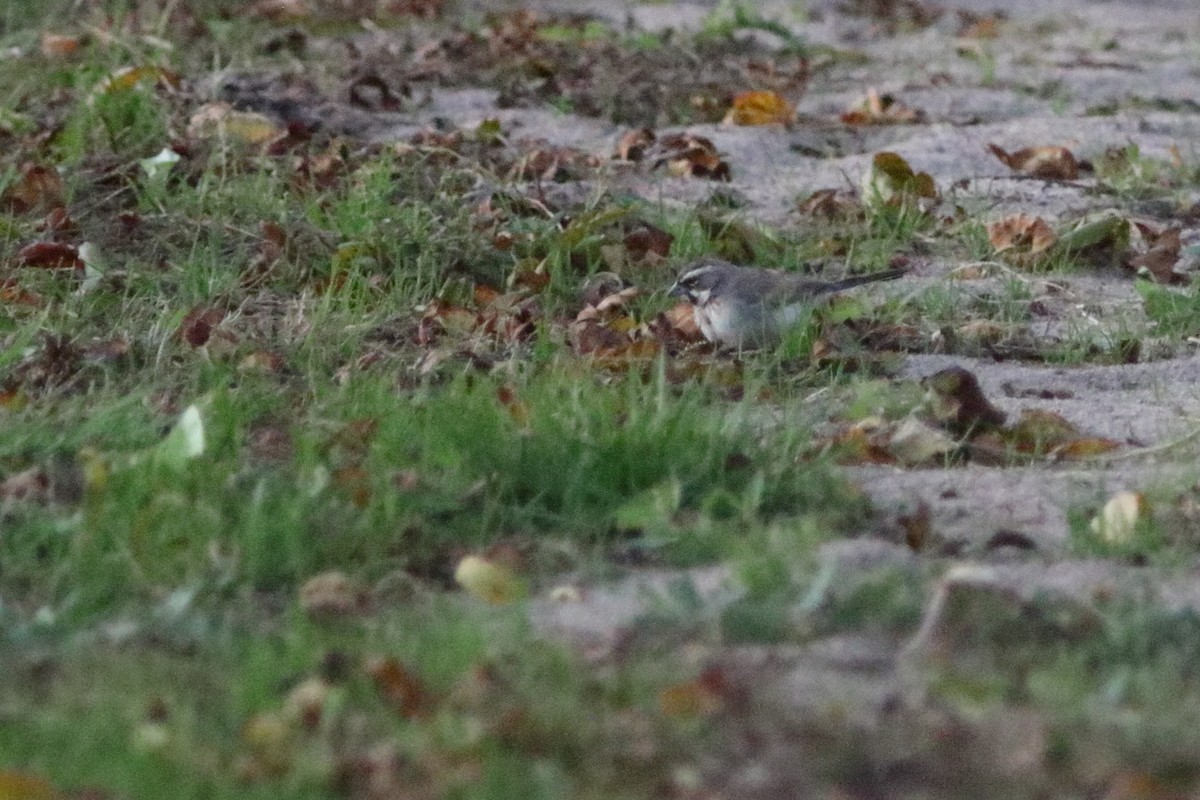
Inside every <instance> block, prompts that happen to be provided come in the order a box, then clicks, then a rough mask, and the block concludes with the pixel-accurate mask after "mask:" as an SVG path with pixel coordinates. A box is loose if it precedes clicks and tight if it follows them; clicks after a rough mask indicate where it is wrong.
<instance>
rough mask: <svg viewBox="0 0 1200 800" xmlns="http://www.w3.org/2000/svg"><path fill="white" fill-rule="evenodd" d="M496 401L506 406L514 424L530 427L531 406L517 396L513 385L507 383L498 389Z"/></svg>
mask: <svg viewBox="0 0 1200 800" xmlns="http://www.w3.org/2000/svg"><path fill="white" fill-rule="evenodd" d="M496 400H498V401H499V403H500V405H502V406H504V409H505V410H506V411H507V412H508V415H509V416H510V417H512V418H513V421H514V422H516V423H517V424H518V425H520V426H522V427H525V426H528V425H529V406H528V404H526V403H525V402H524V401H523V400H521V398H520V397H518V396H517V390H516V389H514V388H513V387H512V385H510V384H507V383H506V384H502V385H501V386H499V387H497V388H496Z"/></svg>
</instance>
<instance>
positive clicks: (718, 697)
mask: <svg viewBox="0 0 1200 800" xmlns="http://www.w3.org/2000/svg"><path fill="white" fill-rule="evenodd" d="M735 695H736V692H735V690H734V689H733V687H732V686H731V685H730V683H729V679H728V678H727V677H726V676H725V674H724V673H723V672H722V671H721V670H720V669H719V668H716V667H709V668H708V669H706V670H704V671H703V672H702V673H700V675H699V676H697V677H696V678H695V679H694V680H690V681H687V682H686V683H677V684H674V685H673V686H668V687H666V688H665V689H663V690H662V691H660V692H659V693H658V707H659V710H660V711H662V713H663V714H665V715H666V716H668V717H699V716H708V715H711V714H714V713H716V712H718V711H720V710H721V709H722V708H724V707H725V706H726V705H727V704H728V702H729V701H730V700H733V699H736V697H735Z"/></svg>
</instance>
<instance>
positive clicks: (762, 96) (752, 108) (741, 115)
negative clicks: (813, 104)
mask: <svg viewBox="0 0 1200 800" xmlns="http://www.w3.org/2000/svg"><path fill="white" fill-rule="evenodd" d="M795 118H796V109H795V108H793V107H792V104H791V103H789V102H788V101H787V100H784V99H783V98H782V97H780V96H779V95H777V94H775V92H768V91H763V92H742V93H741V94H739V95H738V96H737V97H735V98H733V105H732V106H731V107H730V109H729V113H727V114H726V115H725V122H726V124H733V125H787V124H788V123H790V122H792V121H793V120H794V119H795Z"/></svg>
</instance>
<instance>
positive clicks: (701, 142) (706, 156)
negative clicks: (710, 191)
mask: <svg viewBox="0 0 1200 800" xmlns="http://www.w3.org/2000/svg"><path fill="white" fill-rule="evenodd" d="M646 157H647V159H653V162H652V163H653V166H654V168H658V167H662V166H665V167H666V170H667V173H668V174H670V175H673V176H675V177H688V176H691V177H696V178H708V179H709V180H720V181H726V180H729V178H730V172H729V164H727V163H726V162H725V161H724V160H722V159H721V155H720V153H718V152H717V147H716V145H714V144H713V142H712V140H711V139H708V138H705V137H703V136H696V135H694V134H690V133H674V134H668V135H666V136H663V137H662V138H660V139H659V140H658V141H657V142H655V144H654V146H653V147H651V148H650V150H649V152H648V153H647V156H646Z"/></svg>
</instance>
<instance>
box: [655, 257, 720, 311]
mask: <svg viewBox="0 0 1200 800" xmlns="http://www.w3.org/2000/svg"><path fill="white" fill-rule="evenodd" d="M727 272H728V270H727V269H726V268H725V267H724V265H722V264H701V265H699V266H693V267H689V268H688V270H687V271H686V272H684V273H683V274H682V275H680V276H679V279H678V280H677V281H675V285H674V286H672V287H671V288H670V289H669V290H668V291H667V294H669V295H671V296H673V297H683V298H685V299H687V300H688V302H690V303H692V304H693V305H697V306H702V305H704V304H705V303H707V302H708V299H709V297H711V296H712V293H713V292H714V291H716V290H717V289H719V288H720V287H721V285H722V284H723V283H724V281H725V279H726V278H727V277H728V276H727V274H726V273H727Z"/></svg>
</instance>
